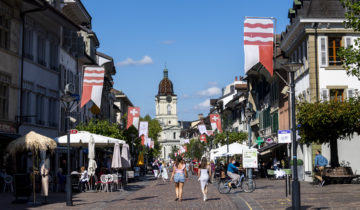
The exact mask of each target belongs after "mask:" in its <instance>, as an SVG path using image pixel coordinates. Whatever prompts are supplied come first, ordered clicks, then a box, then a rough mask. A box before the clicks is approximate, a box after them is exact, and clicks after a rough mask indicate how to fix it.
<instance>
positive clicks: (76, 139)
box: [55, 131, 126, 146]
mask: <svg viewBox="0 0 360 210" xmlns="http://www.w3.org/2000/svg"><path fill="white" fill-rule="evenodd" d="M90 136H93V137H94V140H95V146H113V144H115V143H118V144H126V142H125V141H124V140H120V139H115V138H111V137H108V136H102V135H99V134H94V133H90V132H88V131H79V132H78V133H77V134H70V145H71V146H87V145H88V144H89V141H90ZM55 141H56V142H57V143H58V145H66V144H67V135H64V136H59V137H56V138H55Z"/></svg>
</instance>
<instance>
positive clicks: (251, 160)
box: [242, 149, 258, 168]
mask: <svg viewBox="0 0 360 210" xmlns="http://www.w3.org/2000/svg"><path fill="white" fill-rule="evenodd" d="M257 154H258V153H257V150H256V149H243V159H242V160H243V167H244V168H258V158H257Z"/></svg>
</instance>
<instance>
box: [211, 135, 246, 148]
mask: <svg viewBox="0 0 360 210" xmlns="http://www.w3.org/2000/svg"><path fill="white" fill-rule="evenodd" d="M247 139H248V134H247V133H245V132H229V144H232V143H235V142H236V143H240V144H241V143H242V142H244V141H246V140H247ZM213 143H214V144H221V145H225V144H226V143H227V141H226V132H223V133H216V134H215V138H214V142H213Z"/></svg>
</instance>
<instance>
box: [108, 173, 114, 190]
mask: <svg viewBox="0 0 360 210" xmlns="http://www.w3.org/2000/svg"><path fill="white" fill-rule="evenodd" d="M107 185H108V187H107V188H108V190H109V185H110V192H111V191H112V186H113V185H114V177H113V176H112V174H108V175H107Z"/></svg>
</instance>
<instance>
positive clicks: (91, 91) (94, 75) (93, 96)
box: [80, 66, 105, 108]
mask: <svg viewBox="0 0 360 210" xmlns="http://www.w3.org/2000/svg"><path fill="white" fill-rule="evenodd" d="M104 75H105V69H104V67H100V66H85V69H84V79H83V88H82V94H81V104H80V107H83V106H84V105H85V104H86V103H88V102H89V101H90V100H92V101H93V102H94V103H95V104H96V106H97V107H98V108H100V106H101V96H102V90H103V85H104Z"/></svg>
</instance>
